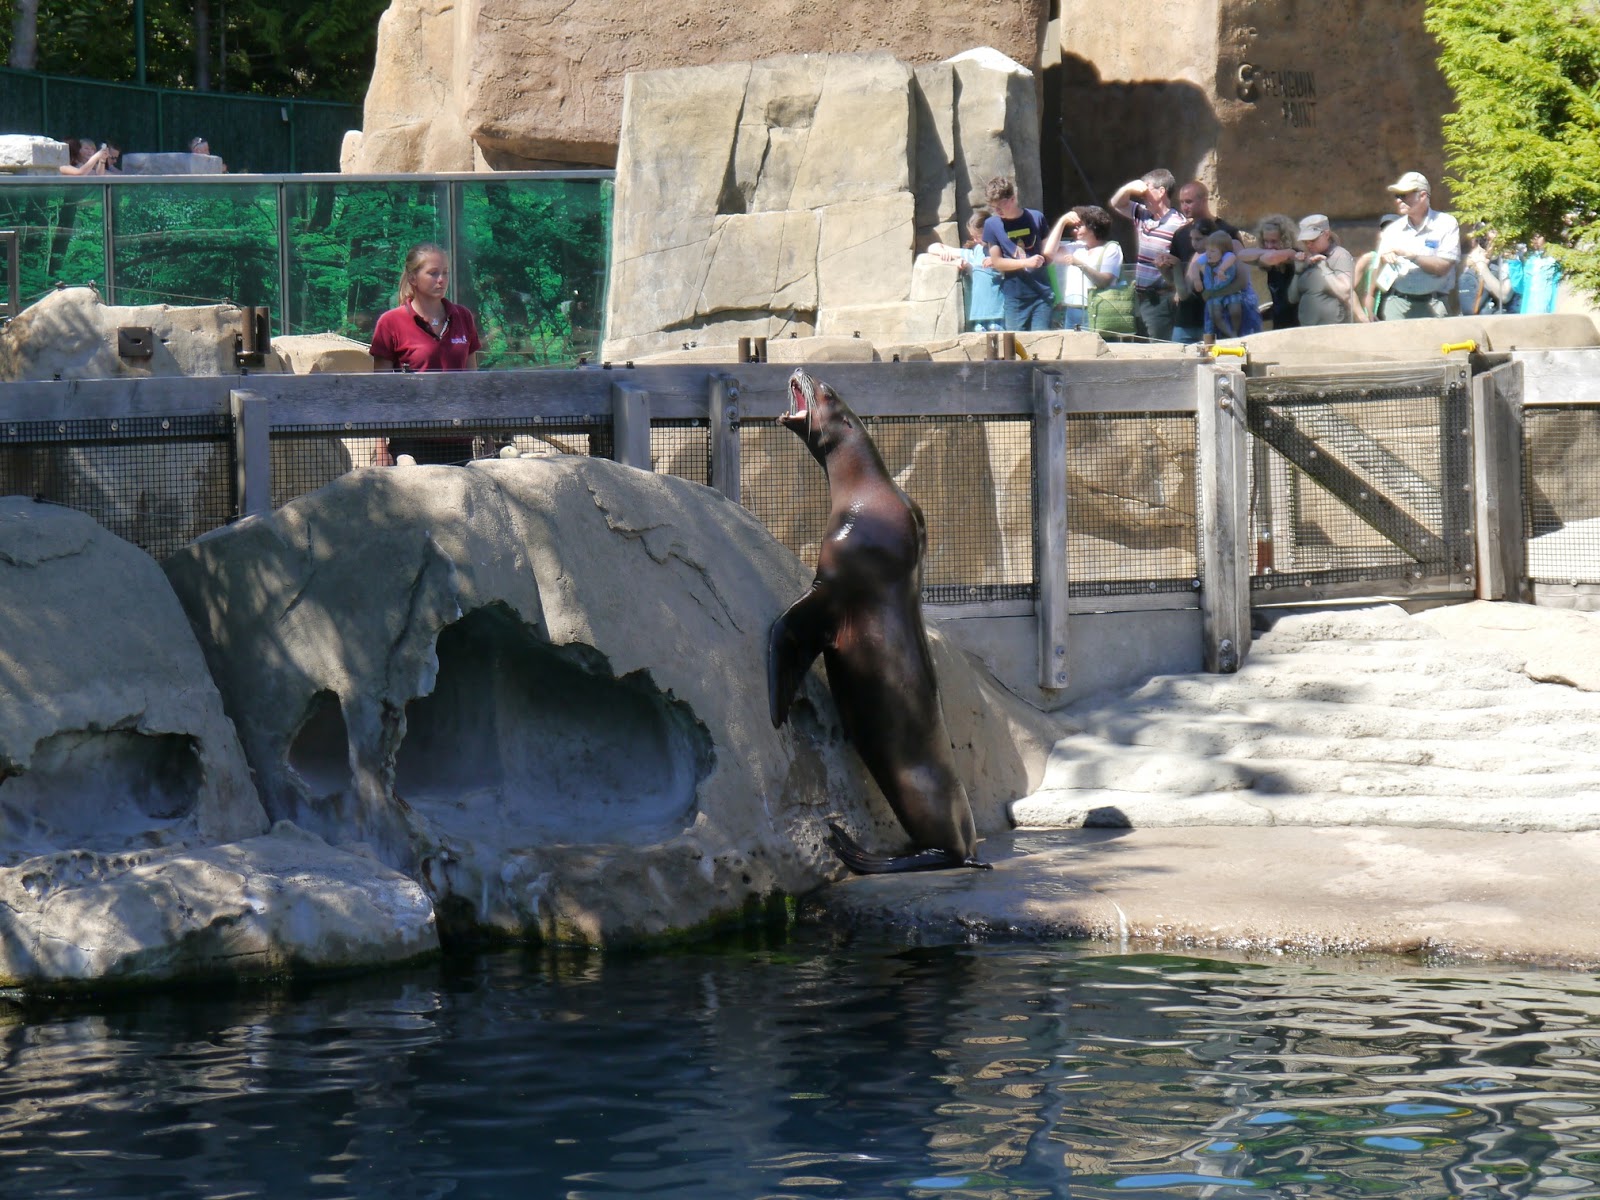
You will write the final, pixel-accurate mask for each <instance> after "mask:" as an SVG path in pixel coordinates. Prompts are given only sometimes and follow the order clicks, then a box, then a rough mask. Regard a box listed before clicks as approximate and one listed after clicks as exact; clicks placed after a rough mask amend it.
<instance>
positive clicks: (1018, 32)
mask: <svg viewBox="0 0 1600 1200" xmlns="http://www.w3.org/2000/svg"><path fill="white" fill-rule="evenodd" d="M1049 7H1050V6H1049V4H1048V0H966V2H965V3H962V4H941V3H934V4H924V3H920V2H918V0H821V2H820V3H815V4H803V5H802V4H800V3H798V0H754V2H750V0H705V2H704V3H701V4H697V5H693V6H682V5H666V6H662V7H660V8H655V7H652V6H650V5H619V4H616V3H613V0H461V2H459V3H457V2H456V0H393V3H392V4H391V5H390V7H389V9H388V11H387V12H385V13H384V15H383V17H382V19H381V21H380V22H379V25H378V54H377V68H376V70H375V71H374V73H373V77H372V85H371V87H370V88H369V89H368V92H367V99H366V109H365V114H364V120H363V122H362V130H363V131H362V132H361V133H360V134H357V135H354V136H353V137H351V138H349V139H347V141H346V145H345V154H344V156H343V165H344V169H345V170H346V171H470V170H473V169H480V170H482V169H496V170H520V169H529V168H535V167H546V166H565V167H571V166H610V165H611V164H612V163H614V162H615V161H616V157H617V130H618V128H619V126H620V122H621V114H622V102H623V101H622V93H623V80H624V79H625V77H626V76H627V75H628V74H629V73H631V72H635V71H648V70H661V69H670V68H674V67H693V66H706V65H710V64H713V63H727V62H748V61H751V60H754V59H759V58H769V57H773V56H777V55H786V54H846V53H856V52H861V51H882V52H885V53H888V54H890V55H892V56H894V57H896V58H899V59H901V60H902V61H905V62H911V63H932V62H937V61H938V60H940V59H943V58H947V57H949V56H950V55H952V54H957V53H960V52H961V51H963V50H965V49H967V48H968V47H970V46H972V45H974V44H980V43H981V44H983V45H989V46H993V47H995V48H996V49H997V50H999V51H1000V52H1001V53H1002V54H1005V55H1007V56H1008V57H1010V58H1012V59H1014V60H1016V61H1017V62H1020V63H1022V64H1023V65H1024V66H1026V67H1029V68H1032V67H1034V66H1036V65H1037V62H1038V54H1039V45H1040V41H1041V38H1042V35H1043V31H1044V28H1045V22H1046V18H1047V16H1048V10H1049Z"/></svg>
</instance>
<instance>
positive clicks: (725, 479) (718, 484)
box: [708, 374, 740, 504]
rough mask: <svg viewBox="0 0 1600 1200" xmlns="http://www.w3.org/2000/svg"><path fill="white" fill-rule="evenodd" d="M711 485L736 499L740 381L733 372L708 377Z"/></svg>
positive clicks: (728, 496) (737, 495)
mask: <svg viewBox="0 0 1600 1200" xmlns="http://www.w3.org/2000/svg"><path fill="white" fill-rule="evenodd" d="M710 384H711V386H710V396H709V399H708V405H709V409H708V415H709V416H710V418H711V486H712V487H714V488H716V489H717V491H719V492H721V493H722V494H723V495H724V496H726V497H727V498H728V499H729V500H732V501H733V502H734V503H735V504H738V503H740V499H739V381H738V380H737V379H735V378H734V377H733V376H732V375H722V374H714V375H712V376H711V379H710Z"/></svg>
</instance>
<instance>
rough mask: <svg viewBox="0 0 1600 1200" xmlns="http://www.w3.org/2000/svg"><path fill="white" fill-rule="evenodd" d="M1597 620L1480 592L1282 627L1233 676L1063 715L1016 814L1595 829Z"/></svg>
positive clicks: (1099, 820) (1071, 821)
mask: <svg viewBox="0 0 1600 1200" xmlns="http://www.w3.org/2000/svg"><path fill="white" fill-rule="evenodd" d="M1597 637H1600V616H1597V615H1596V614H1592V613H1574V612H1564V611H1560V610H1550V609H1540V608H1533V607H1531V606H1522V605H1510V604H1493V605H1490V604H1481V605H1480V604H1473V605H1464V606H1458V607H1452V608H1448V609H1441V610H1439V611H1438V612H1430V613H1425V614H1422V615H1419V616H1416V617H1411V616H1407V615H1406V614H1405V613H1404V612H1403V611H1401V610H1400V609H1397V608H1392V607H1388V606H1380V607H1377V608H1373V609H1356V610H1325V611H1317V612H1311V613H1305V614H1298V615H1294V616H1289V617H1285V618H1283V619H1280V620H1279V621H1278V622H1277V623H1276V624H1275V625H1274V627H1273V628H1272V629H1271V630H1270V631H1269V632H1267V633H1265V634H1262V635H1260V636H1258V637H1257V639H1256V642H1255V644H1254V646H1253V647H1252V648H1251V652H1250V658H1249V661H1248V662H1247V663H1246V664H1245V666H1244V667H1243V668H1242V669H1241V670H1240V671H1239V672H1238V673H1237V674H1236V675H1224V676H1168V677H1160V678H1156V679H1152V680H1151V681H1150V682H1149V683H1147V684H1146V685H1145V686H1143V687H1141V688H1139V689H1137V690H1135V691H1134V692H1132V693H1131V694H1129V695H1127V696H1117V697H1110V696H1106V697H1097V698H1093V699H1090V700H1086V701H1084V702H1082V703H1080V704H1078V705H1075V706H1073V707H1071V708H1069V709H1066V710H1063V712H1062V714H1061V715H1062V716H1063V717H1064V718H1065V720H1066V721H1068V722H1069V723H1070V724H1072V725H1075V726H1076V727H1077V729H1078V731H1079V732H1078V733H1077V734H1075V735H1072V736H1069V737H1066V738H1063V739H1062V740H1061V741H1060V742H1058V743H1057V745H1056V749H1055V751H1054V753H1053V754H1052V756H1051V761H1050V766H1049V769H1048V770H1047V771H1046V775H1045V782H1044V785H1043V787H1042V788H1041V789H1040V790H1039V791H1038V792H1037V793H1036V794H1035V795H1033V796H1030V797H1028V798H1027V799H1025V800H1022V801H1019V802H1018V803H1017V804H1015V805H1013V806H1012V816H1013V818H1014V819H1015V821H1016V823H1017V824H1018V825H1019V826H1025V827H1054V826H1073V825H1085V824H1086V825H1100V826H1124V825H1131V826H1134V827H1159V826H1173V825H1263V826H1265V825H1308V826H1309V825H1369V826H1383V825H1399V826H1410V827H1417V828H1437V829H1463V830H1481V831H1486V832H1517V831H1521V830H1530V829H1543V830H1592V829H1600V693H1597V692H1596V691H1595V690H1594V689H1595V687H1596V684H1597V683H1600V680H1597V678H1596V672H1595V669H1594V666H1593V664H1594V663H1595V661H1596V660H1597V658H1600V655H1597V653H1596V651H1597V648H1600V643H1597V641H1596V639H1597Z"/></svg>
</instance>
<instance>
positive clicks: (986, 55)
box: [604, 51, 1040, 361]
mask: <svg viewBox="0 0 1600 1200" xmlns="http://www.w3.org/2000/svg"><path fill="white" fill-rule="evenodd" d="M1037 162H1038V111H1037V101H1036V99H1035V94H1034V80H1033V77H1032V75H1031V74H1030V73H1029V72H1027V71H1025V70H1024V69H1022V68H1021V67H1019V66H1018V65H1017V64H1016V63H1014V62H1011V61H1010V60H1009V59H1006V58H1004V57H1003V56H1001V55H999V54H997V53H995V52H994V51H974V52H972V53H969V54H963V55H960V56H958V57H957V58H956V59H953V60H951V61H949V62H943V63H937V64H933V65H930V66H926V67H922V68H918V69H917V70H915V71H913V70H912V68H911V67H909V66H908V65H907V64H905V63H903V62H901V61H899V60H897V59H895V58H893V57H891V56H889V55H887V54H854V55H811V56H804V57H798V56H797V57H788V58H773V59H762V60H760V61H757V62H753V63H725V64H722V65H720V66H716V67H686V68H679V69H676V70H662V71H644V72H639V73H637V74H633V75H630V76H629V77H628V82H627V87H626V92H625V99H624V105H623V114H622V134H621V148H620V151H619V154H618V159H617V190H616V201H615V213H614V219H613V222H612V248H611V271H612V277H611V286H610V288H609V293H608V299H607V320H606V330H607V341H606V348H605V351H604V353H605V357H607V358H610V359H613V360H618V361H620V360H624V359H629V358H638V357H639V356H641V355H644V354H648V353H651V352H655V351H661V350H665V349H669V348H673V347H677V346H679V345H681V344H682V343H683V342H684V341H687V340H695V341H698V342H701V343H706V344H731V343H733V342H735V341H737V339H738V338H740V337H746V336H756V337H767V338H770V339H777V338H782V337H785V336H787V335H789V334H791V333H799V334H800V335H801V336H802V337H804V336H807V335H809V334H812V333H816V334H821V335H824V336H830V335H832V336H838V335H842V336H847V337H848V336H853V335H857V334H859V335H860V336H861V337H862V338H864V339H867V340H876V341H881V342H885V343H896V344H898V343H906V342H922V341H927V340H930V339H934V340H949V339H952V338H954V337H955V336H956V335H958V334H959V333H960V330H961V326H962V318H963V313H962V307H961V293H960V288H959V286H958V283H957V276H956V273H955V269H954V267H953V266H950V265H948V264H938V263H934V262H932V261H931V260H930V261H927V262H924V263H922V264H920V265H919V264H917V263H916V261H915V260H916V249H917V248H918V247H919V246H924V245H926V244H927V243H928V242H929V241H933V240H945V241H949V242H952V243H955V242H958V241H959V237H958V236H957V230H958V229H959V228H960V226H961V225H962V224H963V223H964V222H965V220H966V218H967V216H968V214H969V213H970V212H971V209H972V206H973V204H974V203H978V204H981V203H983V188H984V185H985V183H986V182H987V181H988V180H989V179H990V178H991V177H993V176H995V175H1011V176H1014V177H1016V178H1017V182H1018V189H1019V194H1020V195H1021V197H1022V199H1023V200H1024V202H1025V203H1027V204H1029V205H1032V206H1037V205H1038V204H1039V203H1040V186H1039V175H1038V168H1037Z"/></svg>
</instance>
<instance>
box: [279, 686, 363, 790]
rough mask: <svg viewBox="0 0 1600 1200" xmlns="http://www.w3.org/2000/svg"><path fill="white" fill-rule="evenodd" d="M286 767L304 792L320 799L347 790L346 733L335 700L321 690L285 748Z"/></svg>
mask: <svg viewBox="0 0 1600 1200" xmlns="http://www.w3.org/2000/svg"><path fill="white" fill-rule="evenodd" d="M289 765H290V766H291V767H293V768H294V771H295V774H297V775H299V776H300V778H301V780H302V781H303V782H304V783H305V785H306V788H307V790H308V791H309V792H310V793H311V794H312V795H313V796H315V797H317V798H319V799H321V798H324V797H328V796H336V795H339V794H340V793H341V792H343V791H345V789H347V788H348V787H350V785H351V783H352V776H351V774H350V731H349V729H348V728H347V727H346V726H345V723H344V710H343V708H342V707H340V704H339V697H338V696H337V695H336V694H334V693H333V692H331V691H329V690H327V689H326V688H324V689H323V690H322V691H320V692H318V693H317V694H316V695H315V696H313V697H311V703H310V704H309V705H307V706H306V715H305V719H304V720H302V721H301V722H300V728H299V729H297V730H296V731H295V735H294V740H293V741H292V742H291V743H290V744H289Z"/></svg>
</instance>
